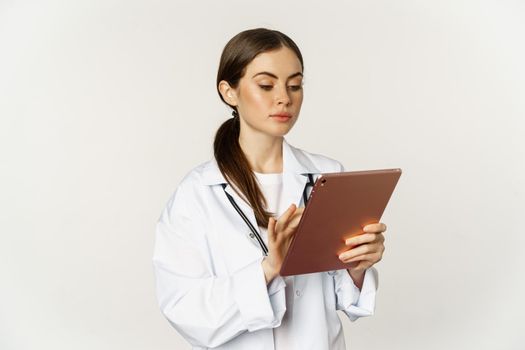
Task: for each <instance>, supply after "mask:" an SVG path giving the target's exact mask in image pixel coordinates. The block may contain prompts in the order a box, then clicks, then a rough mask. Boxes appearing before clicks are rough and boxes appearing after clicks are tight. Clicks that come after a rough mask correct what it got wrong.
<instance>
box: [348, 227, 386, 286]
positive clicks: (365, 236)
mask: <svg viewBox="0 0 525 350" xmlns="http://www.w3.org/2000/svg"><path fill="white" fill-rule="evenodd" d="M363 231H364V232H363V233H362V234H359V235H357V236H353V237H351V238H348V239H347V240H346V242H345V243H346V245H347V246H348V247H349V249H348V250H347V251H345V252H343V253H341V254H339V259H340V260H341V261H342V262H344V263H352V262H358V264H357V265H356V266H355V267H353V268H351V269H349V270H348V272H349V273H350V275H351V276H352V278H353V279H354V282H357V284H358V285H360V284H361V283H362V279H363V277H364V272H365V270H366V269H368V268H369V267H371V266H373V265H374V264H376V263H377V262H379V261H380V260H381V259H382V258H383V252H384V251H385V245H384V242H385V236H384V235H383V232H385V231H386V225H385V224H383V223H377V224H370V225H366V226H365V227H364V228H363ZM356 279H357V280H358V281H356ZM359 282H361V283H359ZM359 287H360V286H359Z"/></svg>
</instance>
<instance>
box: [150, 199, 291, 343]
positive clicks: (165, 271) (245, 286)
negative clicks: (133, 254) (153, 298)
mask: <svg viewBox="0 0 525 350" xmlns="http://www.w3.org/2000/svg"><path fill="white" fill-rule="evenodd" d="M194 197H195V195H194V194H191V193H185V190H184V189H180V190H179V189H178V190H177V191H176V192H175V194H174V195H173V197H172V199H171V201H170V203H168V206H167V207H166V209H165V210H164V212H163V213H162V215H161V217H160V219H159V221H158V223H157V228H156V242H155V251H154V256H153V265H154V269H155V276H156V283H157V299H158V302H159V305H160V308H161V310H162V313H163V314H164V315H165V317H166V318H167V319H168V321H169V322H170V323H171V324H172V326H173V327H174V328H176V329H177V330H178V331H179V332H180V334H181V335H182V336H183V337H184V338H185V339H186V340H188V341H189V342H190V343H191V344H192V345H194V346H201V347H216V346H219V345H221V344H224V343H225V342H227V341H229V340H231V339H233V338H235V337H236V336H238V335H240V334H242V333H244V332H246V331H250V332H252V331H257V330H259V329H264V328H273V327H277V326H279V325H280V323H281V319H282V316H283V315H284V312H285V309H286V307H285V295H284V286H282V287H281V288H272V289H273V292H272V291H271V292H270V293H269V292H268V289H267V285H266V281H265V275H264V272H263V268H262V265H261V259H260V258H259V259H257V260H254V261H252V262H251V263H249V264H247V265H246V266H244V267H243V268H241V269H239V270H238V271H232V272H230V273H229V275H226V276H217V275H215V273H214V267H213V264H212V262H211V257H210V256H209V254H208V246H207V243H206V242H207V241H206V240H205V232H203V231H204V229H205V227H204V225H202V223H203V222H204V221H205V220H206V218H205V216H204V215H202V211H201V208H198V207H197V205H196V203H195V201H194V200H192V198H194ZM276 282H277V281H276Z"/></svg>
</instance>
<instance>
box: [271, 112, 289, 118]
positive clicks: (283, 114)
mask: <svg viewBox="0 0 525 350" xmlns="http://www.w3.org/2000/svg"><path fill="white" fill-rule="evenodd" d="M271 116H272V117H280V118H291V117H292V115H291V114H290V113H277V114H272V115H271Z"/></svg>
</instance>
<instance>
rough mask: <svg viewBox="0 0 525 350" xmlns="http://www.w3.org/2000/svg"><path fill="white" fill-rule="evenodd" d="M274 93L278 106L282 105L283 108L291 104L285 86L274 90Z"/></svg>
mask: <svg viewBox="0 0 525 350" xmlns="http://www.w3.org/2000/svg"><path fill="white" fill-rule="evenodd" d="M276 91H277V92H276V94H275V99H276V101H277V103H278V104H280V105H281V104H284V105H285V106H287V105H289V104H290V103H291V102H292V100H291V99H290V95H289V92H288V89H287V88H286V86H281V87H280V88H278V89H276Z"/></svg>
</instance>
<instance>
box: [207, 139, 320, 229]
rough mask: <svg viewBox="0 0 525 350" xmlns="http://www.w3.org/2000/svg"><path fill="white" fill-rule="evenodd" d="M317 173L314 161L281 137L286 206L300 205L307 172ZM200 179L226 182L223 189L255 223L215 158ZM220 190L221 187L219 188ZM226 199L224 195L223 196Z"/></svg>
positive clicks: (254, 221) (208, 181)
mask: <svg viewBox="0 0 525 350" xmlns="http://www.w3.org/2000/svg"><path fill="white" fill-rule="evenodd" d="M309 173H310V174H317V173H319V170H318V169H317V167H316V166H315V165H314V163H313V162H312V161H311V160H310V158H309V157H307V155H306V152H304V151H303V150H301V149H298V148H295V147H293V146H291V145H290V144H289V143H288V142H287V141H286V140H285V139H284V138H283V193H282V196H283V200H284V203H288V204H287V205H286V208H282V210H283V211H284V210H286V209H287V208H288V206H289V205H290V204H292V203H294V204H295V205H296V206H297V207H300V206H302V205H301V204H302V194H303V190H304V188H305V186H306V183H307V182H308V176H307V174H309ZM202 181H203V184H205V185H210V186H211V185H218V184H226V186H225V188H224V190H225V191H226V192H227V193H229V194H230V195H231V196H232V197H233V198H234V200H235V202H236V203H237V204H238V205H239V206H240V208H241V209H242V211H243V212H244V213H245V214H246V215H247V216H248V218H249V219H250V221H251V222H252V224H254V225H256V220H255V214H254V212H253V209H252V208H251V206H250V205H249V203H248V202H247V201H246V200H245V199H244V198H242V197H240V196H239V195H238V194H237V192H236V191H235V190H234V188H233V187H232V186H230V184H228V183H227V181H226V179H225V178H224V177H223V176H222V173H221V172H220V170H219V166H218V165H217V162H216V160H215V159H213V160H211V161H209V162H208V163H207V164H206V165H205V167H204V169H203V174H202ZM220 191H221V192H222V189H220ZM225 200H226V197H225Z"/></svg>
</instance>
